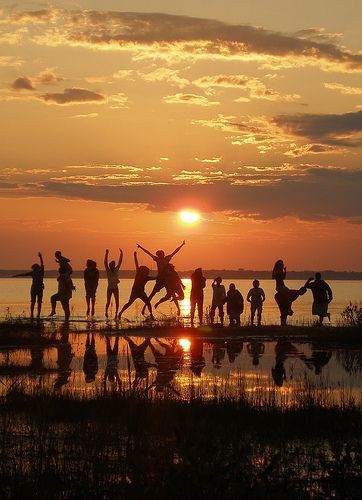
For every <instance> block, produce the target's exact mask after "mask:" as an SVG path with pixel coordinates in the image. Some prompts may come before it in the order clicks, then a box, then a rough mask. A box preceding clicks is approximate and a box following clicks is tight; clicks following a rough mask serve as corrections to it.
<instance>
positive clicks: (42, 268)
mask: <svg viewBox="0 0 362 500" xmlns="http://www.w3.org/2000/svg"><path fill="white" fill-rule="evenodd" d="M38 257H39V260H40V269H41V271H42V272H44V261H43V256H42V254H41V252H38Z"/></svg>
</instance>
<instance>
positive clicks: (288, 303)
mask: <svg viewBox="0 0 362 500" xmlns="http://www.w3.org/2000/svg"><path fill="white" fill-rule="evenodd" d="M286 273H287V268H286V267H285V266H284V262H283V261H282V260H277V261H276V263H275V264H274V268H273V273H272V278H273V279H275V289H276V291H277V293H276V294H275V295H274V298H275V302H276V303H277V304H278V307H279V311H280V324H281V325H282V326H285V325H286V324H287V317H288V316H292V315H293V310H292V303H293V302H294V301H295V300H296V299H297V298H298V297H299V296H300V295H304V294H305V292H306V291H307V290H306V288H305V287H304V286H302V287H301V288H299V290H290V289H289V288H288V287H287V286H286V285H285V283H284V280H285V278H286Z"/></svg>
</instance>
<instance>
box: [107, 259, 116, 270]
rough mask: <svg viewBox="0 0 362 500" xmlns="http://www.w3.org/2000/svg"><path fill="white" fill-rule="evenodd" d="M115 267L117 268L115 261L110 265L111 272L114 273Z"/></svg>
mask: <svg viewBox="0 0 362 500" xmlns="http://www.w3.org/2000/svg"><path fill="white" fill-rule="evenodd" d="M115 267H116V263H115V261H114V260H111V262H110V263H109V269H110V270H111V271H114V269H115Z"/></svg>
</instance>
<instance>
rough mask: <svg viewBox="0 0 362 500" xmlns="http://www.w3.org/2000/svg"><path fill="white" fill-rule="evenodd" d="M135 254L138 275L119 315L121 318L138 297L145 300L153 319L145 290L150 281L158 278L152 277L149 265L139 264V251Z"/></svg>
mask: <svg viewBox="0 0 362 500" xmlns="http://www.w3.org/2000/svg"><path fill="white" fill-rule="evenodd" d="M133 256H134V263H135V266H136V276H135V279H134V283H133V286H132V290H131V295H130V297H129V299H128V302H127V304H125V305H124V306H123V307H122V309H121V312H120V313H119V315H118V319H121V316H122V314H123V313H124V311H125V310H126V309H128V308H129V307H130V306H131V305H132V304H133V302H134V301H135V300H136V299H141V300H143V302H144V303H145V306H147V308H148V310H149V312H150V315H151V319H154V317H153V314H152V306H151V304H150V301H149V299H148V297H147V294H146V292H145V286H146V284H147V283H148V281H151V280H155V279H156V278H150V276H149V272H150V269H149V268H148V267H147V266H140V265H139V264H138V259H137V252H134V253H133Z"/></svg>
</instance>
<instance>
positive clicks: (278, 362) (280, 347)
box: [272, 339, 306, 387]
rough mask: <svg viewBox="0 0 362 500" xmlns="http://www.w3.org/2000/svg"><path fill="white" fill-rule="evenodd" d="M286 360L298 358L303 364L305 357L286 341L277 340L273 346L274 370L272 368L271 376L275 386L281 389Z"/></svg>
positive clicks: (284, 378)
mask: <svg viewBox="0 0 362 500" xmlns="http://www.w3.org/2000/svg"><path fill="white" fill-rule="evenodd" d="M288 358H298V359H301V360H302V361H304V362H305V360H306V356H305V354H303V353H302V352H300V351H298V349H297V348H296V347H295V346H294V345H293V344H292V343H291V342H289V341H288V340H284V339H281V340H278V342H277V343H276V346H275V368H272V376H273V379H274V382H275V384H276V385H277V386H279V387H282V385H283V383H284V381H285V380H286V378H287V377H286V372H285V368H284V363H285V361H286V360H287V359H288Z"/></svg>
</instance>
